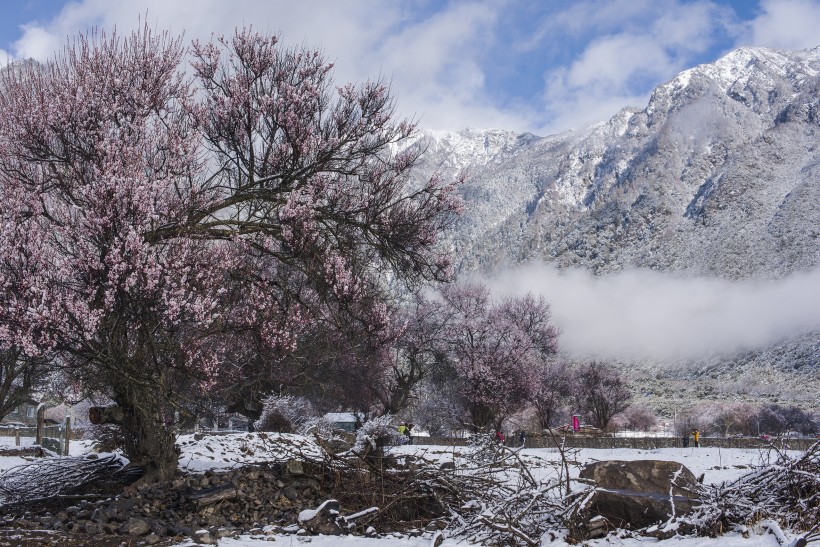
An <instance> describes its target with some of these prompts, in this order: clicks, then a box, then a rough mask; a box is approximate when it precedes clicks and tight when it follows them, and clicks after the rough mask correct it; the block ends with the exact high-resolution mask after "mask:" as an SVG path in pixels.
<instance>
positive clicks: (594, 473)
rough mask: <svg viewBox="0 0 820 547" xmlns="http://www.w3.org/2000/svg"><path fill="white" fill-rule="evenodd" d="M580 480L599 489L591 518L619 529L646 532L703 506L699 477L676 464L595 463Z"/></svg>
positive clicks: (659, 462)
mask: <svg viewBox="0 0 820 547" xmlns="http://www.w3.org/2000/svg"><path fill="white" fill-rule="evenodd" d="M580 476H581V478H584V479H589V480H592V481H594V482H595V485H596V489H595V493H594V495H593V498H592V500H591V501H590V504H589V505H588V508H589V511H590V516H592V517H595V516H598V515H600V516H602V517H604V518H606V519H607V520H608V521H609V522H610V523H612V524H613V525H614V526H617V527H619V528H632V529H637V528H645V527H647V526H651V525H653V524H657V523H659V522H665V521H667V520H669V519H670V518H671V517H673V516H680V515H684V514H687V513H689V512H690V511H692V509H693V508H694V507H695V506H696V505H698V504H699V495H698V492H699V484H698V482H697V480H696V479H695V476H694V475H693V474H692V472H691V471H689V470H688V469H687V468H686V467H685V466H684V465H683V464H680V463H676V462H667V461H658V460H638V461H603V462H595V463H592V464H589V465H587V466H585V467H584V468H583V469H581V474H580Z"/></svg>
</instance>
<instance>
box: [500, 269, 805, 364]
mask: <svg viewBox="0 0 820 547" xmlns="http://www.w3.org/2000/svg"><path fill="white" fill-rule="evenodd" d="M484 281H485V282H486V283H487V284H488V285H489V286H490V288H491V290H492V291H493V292H494V293H495V294H497V295H510V294H523V293H526V292H532V293H534V294H539V295H543V296H544V297H545V298H546V299H547V301H548V302H549V303H550V305H551V308H552V313H553V319H554V321H555V323H556V325H557V326H558V327H560V328H561V330H562V335H561V337H560V338H559V345H560V348H561V350H562V351H563V352H565V353H568V354H569V355H571V356H576V357H594V358H600V359H638V358H650V359H656V360H661V361H663V360H674V359H682V358H698V357H704V356H707V355H714V354H718V355H728V354H732V353H734V352H736V351H738V350H742V349H753V348H761V347H765V346H768V345H770V344H772V343H775V342H777V341H780V340H782V339H784V338H787V337H790V336H796V335H800V334H805V333H810V332H817V331H820V290H818V288H819V287H820V270H815V271H813V272H810V273H800V274H794V275H792V276H790V277H788V278H785V279H780V280H777V281H739V282H731V281H726V280H722V279H715V278H702V277H683V276H676V275H673V274H668V273H659V272H655V271H651V270H632V271H625V272H621V273H617V274H612V275H605V276H600V277H595V276H593V275H592V274H591V273H589V272H588V271H584V270H562V271H557V270H555V269H554V268H551V267H548V266H544V265H528V266H525V267H522V268H516V269H512V270H506V271H503V272H500V273H498V274H496V275H495V276H493V277H491V278H489V279H486V280H484Z"/></svg>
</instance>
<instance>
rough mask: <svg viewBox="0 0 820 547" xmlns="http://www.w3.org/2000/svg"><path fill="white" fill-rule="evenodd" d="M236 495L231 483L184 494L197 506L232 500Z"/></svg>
mask: <svg viewBox="0 0 820 547" xmlns="http://www.w3.org/2000/svg"><path fill="white" fill-rule="evenodd" d="M237 495H238V492H237V491H236V487H234V486H233V485H232V484H226V485H223V486H215V487H213V488H205V489H203V490H193V491H191V492H188V493H187V494H185V498H186V499H188V500H189V501H192V502H194V503H196V504H197V506H198V507H206V506H208V505H213V504H214V503H217V502H219V501H224V500H232V499H234V498H236V496H237Z"/></svg>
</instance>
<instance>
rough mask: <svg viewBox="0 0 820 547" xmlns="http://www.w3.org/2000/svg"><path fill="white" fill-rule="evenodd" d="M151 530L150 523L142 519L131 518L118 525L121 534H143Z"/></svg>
mask: <svg viewBox="0 0 820 547" xmlns="http://www.w3.org/2000/svg"><path fill="white" fill-rule="evenodd" d="M150 531H151V525H150V524H148V523H147V522H146V521H144V520H143V519H138V518H132V519H128V520H127V521H126V522H125V523H124V524H123V525H122V526H120V533H121V534H128V535H129V536H143V535H145V534H147V533H148V532H150Z"/></svg>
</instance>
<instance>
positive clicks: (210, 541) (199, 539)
mask: <svg viewBox="0 0 820 547" xmlns="http://www.w3.org/2000/svg"><path fill="white" fill-rule="evenodd" d="M192 537H193V540H194V541H195V542H196V543H202V544H205V545H215V544H216V541H214V538H212V537H211V533H210V532H209V531H208V530H197V531H196V532H194V535H193V536H192Z"/></svg>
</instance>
